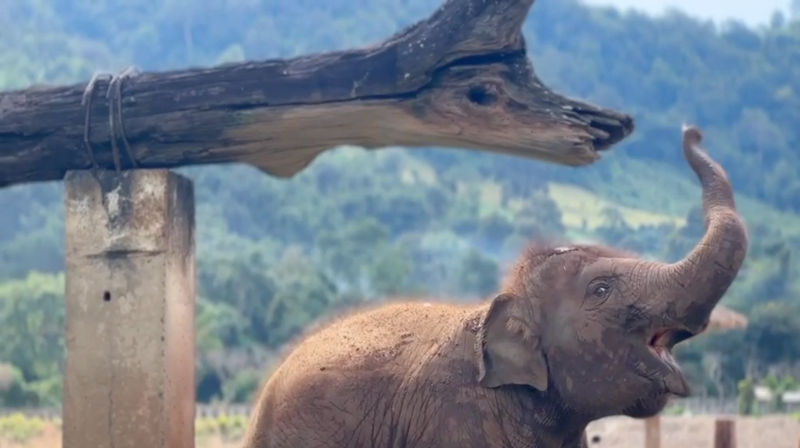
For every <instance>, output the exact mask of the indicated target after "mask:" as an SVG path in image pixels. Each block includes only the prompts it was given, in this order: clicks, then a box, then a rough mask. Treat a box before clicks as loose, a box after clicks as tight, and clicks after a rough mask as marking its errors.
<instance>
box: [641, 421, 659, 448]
mask: <svg viewBox="0 0 800 448" xmlns="http://www.w3.org/2000/svg"><path fill="white" fill-rule="evenodd" d="M644 446H645V448H661V416H659V415H656V416H653V417H649V418H647V419H646V420H645V421H644Z"/></svg>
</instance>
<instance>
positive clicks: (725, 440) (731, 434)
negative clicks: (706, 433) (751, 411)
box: [714, 419, 736, 448]
mask: <svg viewBox="0 0 800 448" xmlns="http://www.w3.org/2000/svg"><path fill="white" fill-rule="evenodd" d="M714 448H736V422H735V421H733V420H730V419H720V420H717V421H716V422H714Z"/></svg>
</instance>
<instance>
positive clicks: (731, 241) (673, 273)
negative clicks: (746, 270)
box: [666, 125, 748, 334]
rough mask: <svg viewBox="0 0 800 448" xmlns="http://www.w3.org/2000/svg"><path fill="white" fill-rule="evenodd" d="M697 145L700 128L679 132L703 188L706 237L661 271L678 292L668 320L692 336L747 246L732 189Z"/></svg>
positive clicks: (736, 268)
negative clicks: (681, 258) (664, 271)
mask: <svg viewBox="0 0 800 448" xmlns="http://www.w3.org/2000/svg"><path fill="white" fill-rule="evenodd" d="M702 139H703V135H702V132H701V131H700V129H699V128H697V127H694V126H686V125H684V126H683V154H684V156H685V157H686V160H687V161H688V162H689V166H690V167H691V168H692V170H693V171H694V172H695V174H696V175H697V177H698V179H699V180H700V184H701V186H702V188H703V216H704V221H705V226H706V233H705V235H703V238H702V239H701V240H700V242H699V243H698V244H697V246H696V247H695V248H694V249H693V250H692V251H691V252H690V253H689V254H688V255H687V256H686V257H685V258H684V259H683V260H680V261H678V262H676V263H674V264H670V265H667V267H666V270H667V275H666V278H667V279H669V282H670V283H671V284H672V285H675V286H674V287H675V288H677V291H675V294H673V295H671V296H672V297H673V298H674V299H673V300H674V301H673V302H672V303H670V304H669V310H668V312H667V315H668V316H669V317H671V318H673V319H675V320H676V322H677V323H679V324H680V325H681V326H683V327H685V328H686V329H687V330H689V331H690V332H692V333H694V334H697V333H700V332H702V331H703V330H704V329H705V328H706V326H707V325H708V321H709V318H710V316H711V311H712V310H713V309H714V307H715V306H716V305H717V303H718V302H719V301H720V299H722V296H723V295H724V294H725V292H726V291H727V290H728V287H729V286H730V285H731V283H733V281H734V279H735V278H736V275H737V273H738V272H739V268H740V267H741V266H742V262H743V261H744V258H745V255H746V253H747V245H748V241H747V240H748V238H747V231H746V229H745V226H744V222H743V221H742V219H741V217H740V216H739V214H738V212H737V211H736V203H735V200H734V194H733V187H732V186H731V183H730V181H729V180H728V176H727V175H726V173H725V170H724V169H723V168H722V167H721V166H720V165H719V164H718V163H717V162H715V161H714V160H713V159H711V157H709V156H708V154H706V152H705V151H704V150H703V149H702V147H701V141H702ZM670 289H671V288H670Z"/></svg>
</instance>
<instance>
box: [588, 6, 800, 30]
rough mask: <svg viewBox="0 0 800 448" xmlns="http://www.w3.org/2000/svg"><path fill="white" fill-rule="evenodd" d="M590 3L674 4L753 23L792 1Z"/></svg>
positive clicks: (785, 8)
mask: <svg viewBox="0 0 800 448" xmlns="http://www.w3.org/2000/svg"><path fill="white" fill-rule="evenodd" d="M583 1H584V2H585V3H588V4H590V5H613V6H616V7H618V8H622V9H628V8H634V9H638V10H640V11H643V12H645V13H650V14H659V13H661V12H663V11H664V10H665V9H666V8H669V7H674V8H677V9H680V10H683V11H685V12H686V13H688V14H689V15H692V16H695V17H702V18H706V19H711V20H714V21H716V22H722V21H725V20H727V19H736V20H740V21H742V22H744V23H746V24H748V25H750V26H757V25H762V24H767V23H769V19H770V17H771V16H772V13H773V12H774V11H775V10H782V11H784V13H788V11H789V4H790V3H791V0H760V1H752V0H583Z"/></svg>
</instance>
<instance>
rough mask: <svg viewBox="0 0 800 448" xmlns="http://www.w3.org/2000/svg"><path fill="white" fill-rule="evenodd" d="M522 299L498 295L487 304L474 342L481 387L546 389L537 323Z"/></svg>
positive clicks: (545, 365)
mask: <svg viewBox="0 0 800 448" xmlns="http://www.w3.org/2000/svg"><path fill="white" fill-rule="evenodd" d="M523 305H524V303H523V300H522V299H521V298H520V297H519V296H516V295H514V294H507V293H504V294H499V295H498V296H496V297H495V298H494V299H493V300H492V303H491V305H490V306H489V311H488V312H487V313H486V317H485V318H484V319H483V322H482V325H481V332H480V335H479V337H478V341H477V347H476V348H477V352H478V353H477V355H478V381H479V382H480V384H481V385H482V386H484V387H490V388H494V387H499V386H503V385H507V384H519V385H528V386H532V387H534V388H536V389H538V390H540V391H545V390H547V363H546V362H545V359H544V353H543V352H542V344H541V337H540V333H539V325H538V324H537V322H534V320H538V319H535V316H533V315H531V312H530V311H528V312H527V313H526V307H525V306H523Z"/></svg>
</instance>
